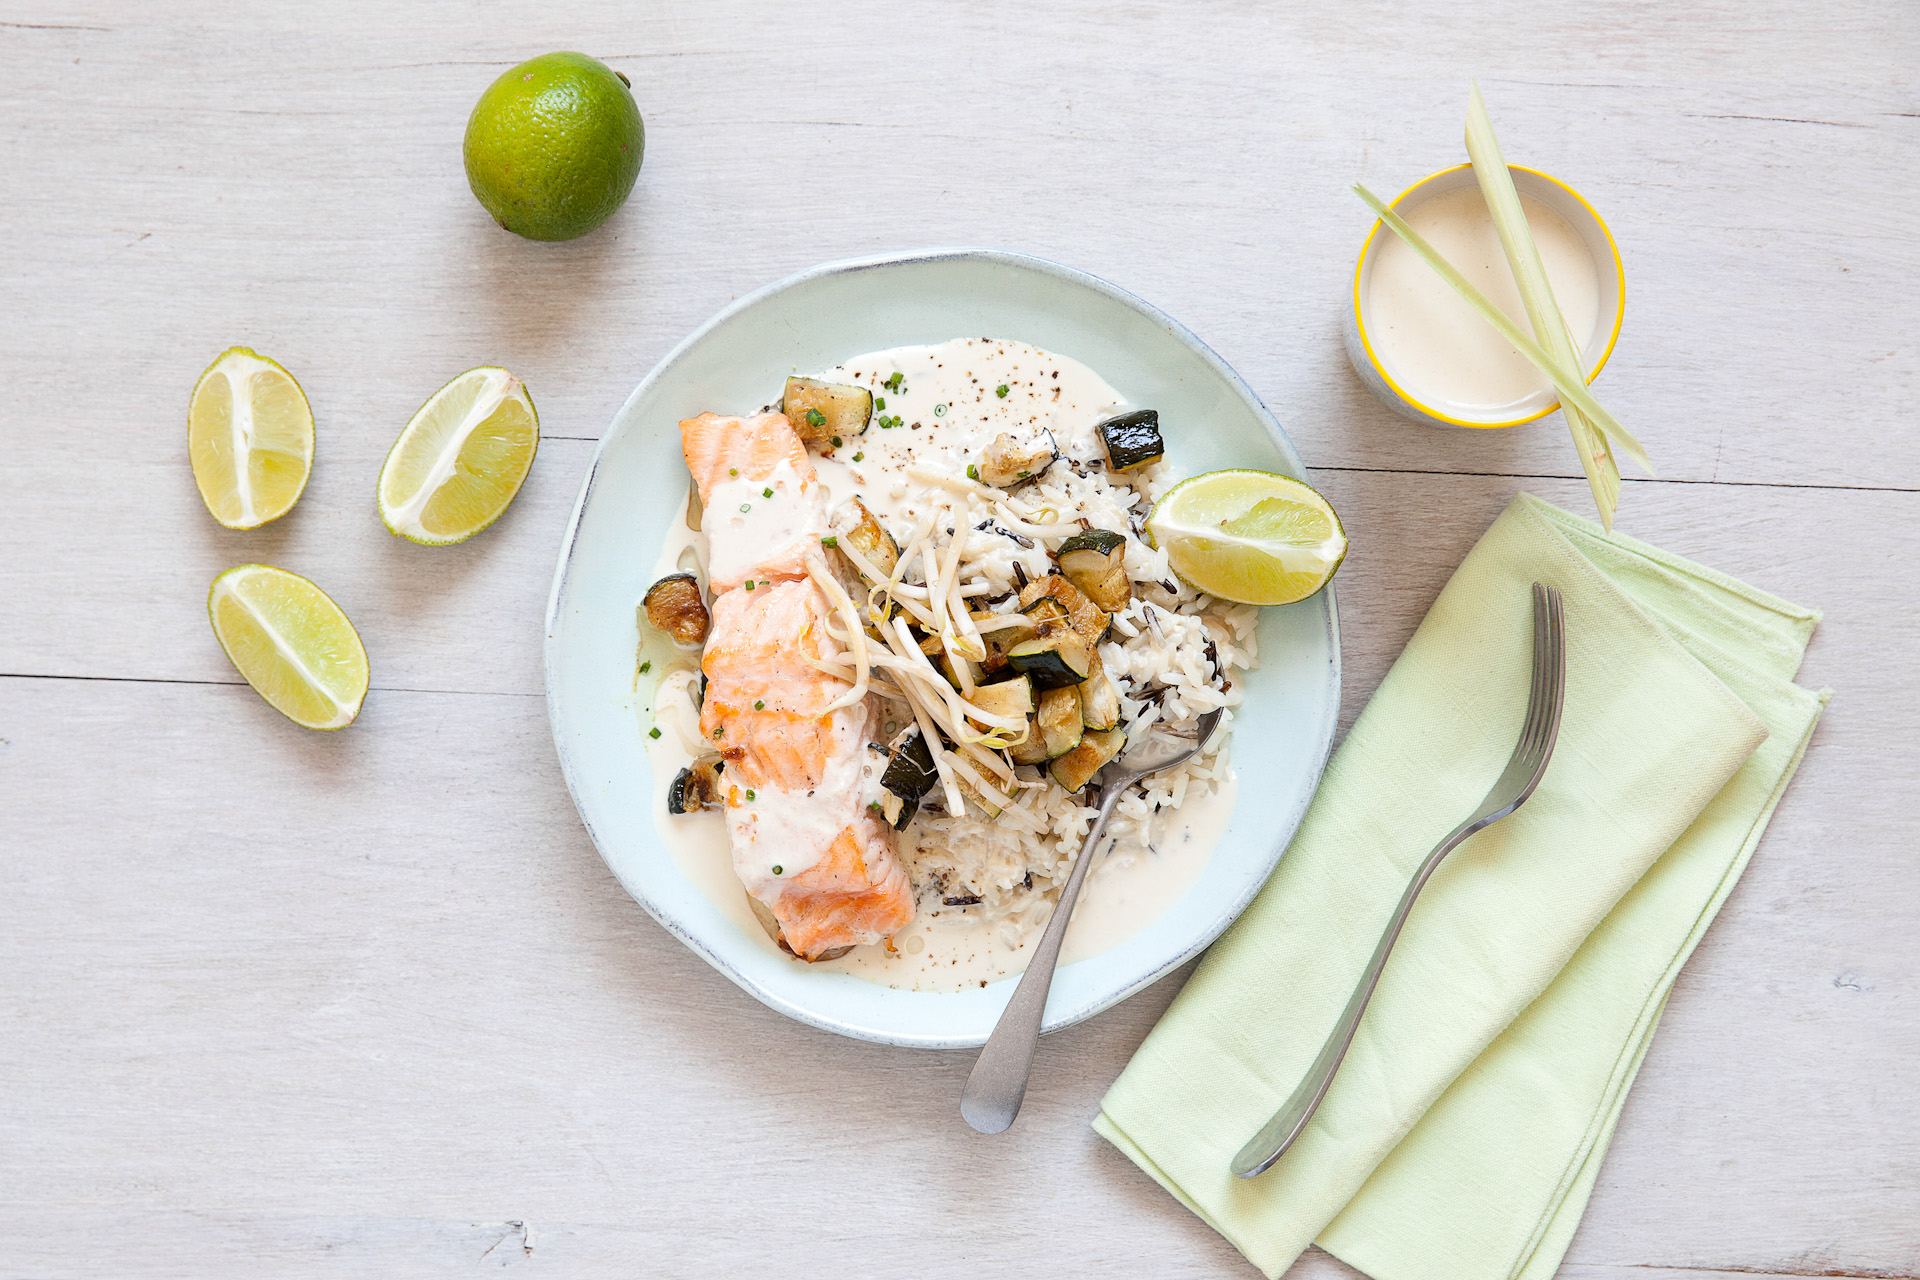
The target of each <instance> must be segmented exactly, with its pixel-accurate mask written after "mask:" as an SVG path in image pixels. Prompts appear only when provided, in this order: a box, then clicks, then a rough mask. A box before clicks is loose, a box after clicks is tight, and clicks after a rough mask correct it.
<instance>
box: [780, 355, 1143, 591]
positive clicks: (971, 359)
mask: <svg viewBox="0 0 1920 1280" xmlns="http://www.w3.org/2000/svg"><path fill="white" fill-rule="evenodd" d="M896 373H897V374H899V375H900V383H899V384H898V387H897V389H888V388H887V387H885V386H884V385H881V386H878V387H877V388H876V390H875V408H874V422H873V424H872V425H871V426H869V427H868V428H867V431H866V434H865V435H861V436H856V437H854V438H853V439H851V440H847V441H844V442H843V443H842V446H841V447H840V448H838V449H830V450H828V451H827V455H826V456H825V457H818V458H815V459H814V466H815V467H816V468H818V469H819V472H820V476H821V479H823V480H824V481H825V482H826V485H827V489H828V491H829V492H830V493H831V494H832V495H833V497H832V498H831V499H830V500H829V509H831V506H832V505H833V504H834V503H837V502H839V501H841V500H843V499H844V498H846V497H850V496H852V495H853V494H854V493H856V492H857V493H858V494H859V497H860V500H861V501H862V502H864V503H866V504H867V506H868V508H869V509H871V510H872V511H873V512H874V514H876V515H879V516H881V517H883V518H886V517H898V518H900V519H902V520H904V521H905V522H906V523H907V524H908V525H911V524H912V522H913V521H914V520H916V519H918V518H919V517H920V515H921V513H922V512H923V511H924V510H925V509H926V502H927V499H926V497H925V496H924V495H923V494H922V492H921V490H923V489H924V487H925V486H922V485H919V484H915V483H913V482H912V481H911V480H909V479H908V477H907V471H908V469H909V468H916V469H920V470H925V471H937V472H942V473H946V474H952V475H964V474H966V469H967V465H968V464H969V463H971V462H974V461H976V460H977V459H978V458H979V455H980V452H981V450H983V449H985V448H986V447H987V446H988V445H989V444H991V443H993V440H994V437H995V436H998V435H999V434H1001V433H1002V432H1005V433H1007V434H1009V435H1012V436H1013V437H1014V438H1015V439H1016V440H1023V441H1024V440H1027V439H1030V438H1033V437H1034V436H1036V435H1037V434H1038V433H1040V432H1042V431H1047V432H1051V433H1052V435H1053V438H1054V444H1055V446H1056V447H1057V448H1058V449H1059V450H1060V451H1061V452H1062V453H1064V454H1066V455H1067V456H1068V457H1073V458H1083V459H1092V458H1102V459H1104V458H1105V456H1106V453H1105V450H1104V449H1103V447H1102V446H1101V444H1100V440H1099V435H1098V433H1097V432H1096V431H1095V430H1094V427H1095V426H1096V425H1097V424H1098V423H1099V422H1100V420H1101V419H1102V418H1106V417H1110V416H1111V415H1112V414H1113V412H1114V411H1116V410H1117V409H1119V408H1120V407H1121V406H1122V405H1124V404H1125V403H1126V401H1125V400H1124V399H1123V398H1122V397H1121V396H1120V393H1119V392H1117V391H1115V390H1114V389H1113V388H1112V387H1110V386H1108V385H1107V382H1106V379H1104V378H1102V377H1101V376H1100V375H1099V374H1097V373H1095V372H1094V371H1093V370H1091V369H1089V368H1087V366H1086V365H1084V364H1081V363H1080V362H1079V361H1078V360H1069V359H1067V358H1065V357H1064V356H1056V355H1053V354H1052V353H1050V352H1046V351H1042V350H1040V349H1039V348H1038V347H1030V346H1028V345H1026V344H1025V343H1021V342H1002V341H994V340H988V339H981V338H956V339H954V340H953V341H951V342H942V343H939V344H937V345H934V346H926V347H895V348H893V349H892V350H890V351H875V352H872V353H870V354H868V355H863V356H855V357H854V358H853V359H851V360H847V361H844V362H843V363H841V364H840V365H839V366H838V367H837V368H834V369H832V370H829V371H828V372H826V373H824V374H821V375H820V376H821V377H824V378H826V379H828V380H830V381H834V382H849V383H853V384H855V385H858V386H874V385H875V384H884V383H885V382H886V381H887V379H888V378H890V377H891V376H892V375H893V374H896ZM1001 387H1005V388H1007V394H1006V395H1004V396H1002V395H1000V394H998V392H999V389H1000V388H1001ZM883 417H884V418H886V419H888V420H892V419H894V418H898V419H900V425H899V426H897V427H883V426H881V425H880V421H879V420H880V419H881V418H883ZM1041 558H1042V559H1043V560H1044V559H1045V557H1044V555H1043V556H1042V557H1041Z"/></svg>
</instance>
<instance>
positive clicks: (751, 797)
mask: <svg viewBox="0 0 1920 1280" xmlns="http://www.w3.org/2000/svg"><path fill="white" fill-rule="evenodd" d="M747 799H749V800H751V799H753V789H752V788H748V789H747Z"/></svg>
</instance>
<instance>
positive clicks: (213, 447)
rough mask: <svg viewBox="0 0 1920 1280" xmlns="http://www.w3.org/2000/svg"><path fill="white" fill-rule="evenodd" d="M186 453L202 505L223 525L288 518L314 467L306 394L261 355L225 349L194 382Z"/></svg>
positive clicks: (250, 525) (241, 525)
mask: <svg viewBox="0 0 1920 1280" xmlns="http://www.w3.org/2000/svg"><path fill="white" fill-rule="evenodd" d="M187 457H188V458H189V459H190V460H191V461H192V463H193V482H194V483H195V484H197V485H199V486H200V497H201V499H202V500H203V501H205V502H206V504H207V510H208V511H210V512H212V513H213V518H214V519H215V520H218V521H219V522H220V523H221V524H223V525H225V526H227V528H229V529H254V528H258V527H259V526H260V525H263V524H265V523H266V522H267V521H269V520H272V519H275V518H277V517H279V516H283V515H285V514H286V513H287V511H288V509H289V508H291V507H292V506H293V504H294V503H295V502H296V501H298V500H299V497H300V491H301V490H302V489H305V488H306V487H307V477H308V475H310V474H311V473H312V471H313V410H312V409H311V408H309V407H308V406H307V396H306V393H305V392H303V391H302V390H300V384H299V383H297V382H295V381H294V380H293V375H292V374H290V373H288V372H287V371H286V370H285V369H282V368H281V367H280V366H279V365H277V364H275V363H274V362H273V361H271V360H269V359H267V358H266V357H265V356H263V355H260V354H258V353H257V352H253V351H249V350H248V349H247V348H245V347H229V348H228V349H227V350H225V351H223V352H221V353H220V358H219V359H218V360H215V361H214V362H213V363H212V364H210V365H208V366H207V371H206V372H205V373H203V374H201V375H200V381H198V382H196V383H195V384H194V386H193V399H192V401H191V402H189V404H188V405H187Z"/></svg>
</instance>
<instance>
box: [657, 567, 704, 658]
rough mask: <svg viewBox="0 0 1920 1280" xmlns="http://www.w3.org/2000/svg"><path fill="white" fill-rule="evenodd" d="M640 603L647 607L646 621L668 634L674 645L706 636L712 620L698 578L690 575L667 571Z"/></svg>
mask: <svg viewBox="0 0 1920 1280" xmlns="http://www.w3.org/2000/svg"><path fill="white" fill-rule="evenodd" d="M640 603H641V604H642V605H644V606H646V610H647V622H648V623H650V624H651V625H652V626H653V628H654V630H656V631H661V632H664V633H666V634H667V635H668V636H671V637H672V638H673V641H674V643H675V644H681V645H687V646H689V647H691V646H693V645H697V644H699V643H700V642H701V641H703V640H705V639H706V638H707V627H708V625H709V624H710V623H711V622H712V619H711V618H710V617H709V616H708V614H707V602H706V598H705V596H704V594H703V593H702V592H701V590H700V580H699V579H698V578H696V577H694V576H693V575H692V574H690V573H670V574H668V575H667V576H666V577H664V578H662V579H660V581H658V582H656V583H654V584H653V585H652V586H650V587H648V588H647V594H646V595H645V596H643V597H641V600H640Z"/></svg>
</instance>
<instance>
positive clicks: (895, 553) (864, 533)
mask: <svg viewBox="0 0 1920 1280" xmlns="http://www.w3.org/2000/svg"><path fill="white" fill-rule="evenodd" d="M849 519H851V520H852V524H851V527H849V528H848V529H847V531H846V532H845V533H840V534H836V535H834V537H835V540H836V543H837V545H840V546H845V547H852V548H853V549H854V550H855V551H857V552H859V553H860V558H861V559H863V560H865V561H866V562H867V563H868V564H870V565H872V566H873V567H874V568H876V569H878V570H879V571H880V572H881V573H882V574H891V573H892V572H893V569H894V566H895V565H897V564H899V563H900V544H899V543H897V542H895V541H894V540H893V535H892V534H890V533H888V532H887V526H885V525H883V524H881V523H880V519H879V517H878V516H876V515H874V514H873V512H871V511H869V510H867V504H866V503H864V502H862V501H860V499H858V498H853V499H850V500H849V501H848V503H847V505H846V506H844V507H841V508H840V510H839V513H838V516H837V519H836V523H838V524H846V523H847V522H848V520H849ZM863 576H864V571H863ZM868 585H869V586H875V587H877V586H879V585H880V584H879V583H878V582H870V583H869V584H868Z"/></svg>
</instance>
